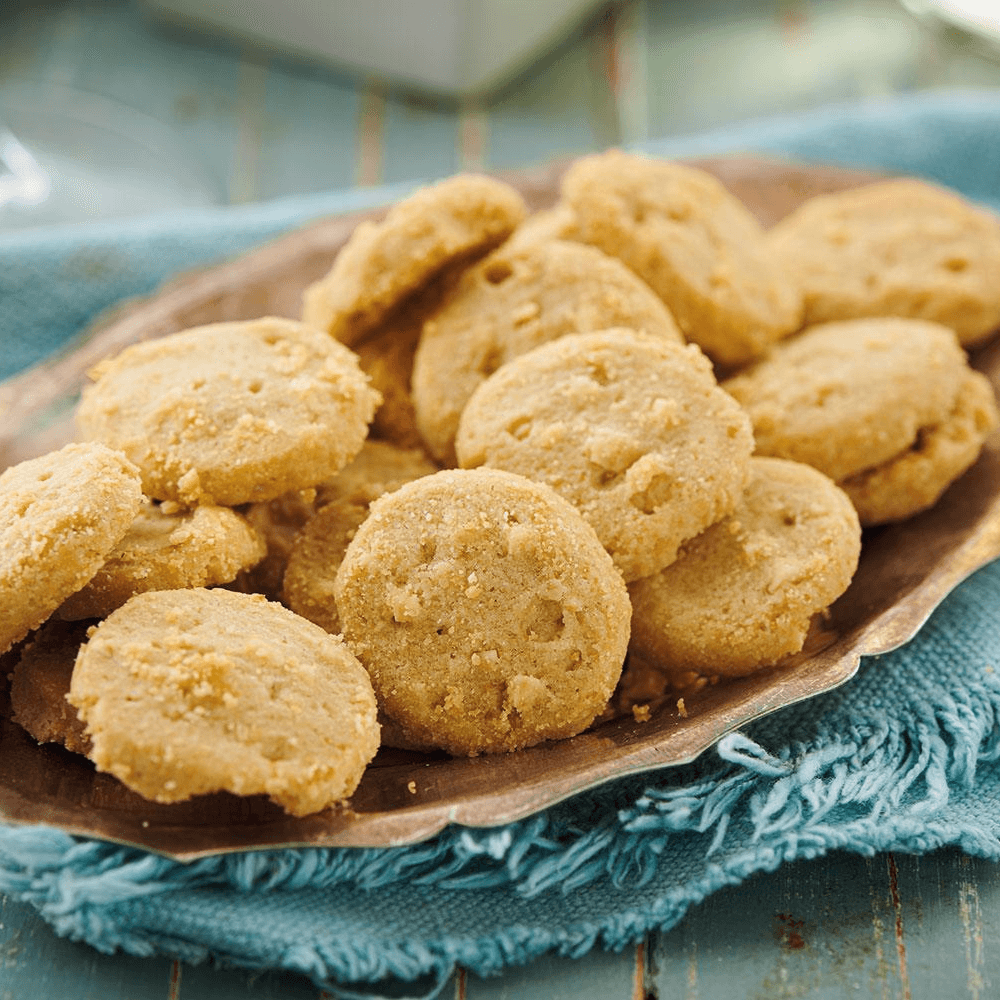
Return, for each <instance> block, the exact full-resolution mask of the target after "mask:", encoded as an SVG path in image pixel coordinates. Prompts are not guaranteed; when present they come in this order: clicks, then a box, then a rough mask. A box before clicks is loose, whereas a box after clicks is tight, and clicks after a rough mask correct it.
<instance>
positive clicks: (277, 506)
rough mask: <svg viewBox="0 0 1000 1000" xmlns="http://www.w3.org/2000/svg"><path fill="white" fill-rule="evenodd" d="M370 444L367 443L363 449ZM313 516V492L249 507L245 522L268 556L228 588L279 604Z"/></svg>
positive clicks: (314, 501)
mask: <svg viewBox="0 0 1000 1000" xmlns="http://www.w3.org/2000/svg"><path fill="white" fill-rule="evenodd" d="M368 443H369V442H366V443H365V444H366V446H367V444H368ZM315 513H316V490H314V489H312V490H303V491H301V492H296V493H286V494H284V495H283V496H280V497H275V498H274V499H273V500H265V501H264V502H263V503H255V504H251V505H250V506H249V507H248V508H247V509H246V517H247V521H249V522H250V524H251V525H252V526H253V528H254V530H255V531H256V532H257V533H258V534H259V535H260V536H261V537H262V538H263V539H264V543H265V545H266V547H267V553H266V554H265V556H264V558H263V559H261V560H260V562H258V563H257V565H256V566H253V567H252V568H251V569H249V570H246V571H245V572H242V573H240V574H238V575H237V577H236V581H235V585H234V586H233V587H232V588H231V589H233V590H238V591H240V593H243V594H263V595H264V596H265V597H266V598H267V599H268V600H269V601H280V600H281V584H282V580H283V579H284V577H285V567H286V566H287V565H288V554H289V552H291V551H292V543H293V542H294V541H295V536H296V535H297V534H298V533H299V532H300V531H301V530H302V528H303V526H304V525H305V523H306V522H307V521H308V520H309V518H311V517H312V516H313V515H314V514H315Z"/></svg>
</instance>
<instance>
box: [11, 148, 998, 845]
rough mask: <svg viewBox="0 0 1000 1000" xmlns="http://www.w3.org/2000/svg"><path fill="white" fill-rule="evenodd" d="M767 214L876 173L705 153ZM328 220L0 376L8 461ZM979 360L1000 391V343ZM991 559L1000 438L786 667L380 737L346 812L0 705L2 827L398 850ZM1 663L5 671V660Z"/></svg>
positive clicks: (891, 626)
mask: <svg viewBox="0 0 1000 1000" xmlns="http://www.w3.org/2000/svg"><path fill="white" fill-rule="evenodd" d="M699 165H700V166H703V167H705V168H707V169H709V170H711V171H712V172H714V173H715V174H717V175H718V176H719V177H720V178H721V179H722V180H723V181H724V183H726V184H727V185H728V186H729V187H730V188H731V189H732V190H733V191H734V192H735V193H736V194H737V195H739V196H740V197H741V198H742V199H743V200H744V202H746V204H747V205H749V207H750V208H751V209H752V210H753V211H754V212H755V213H756V214H757V215H758V216H759V217H760V218H761V219H762V221H764V223H765V224H771V223H773V222H774V221H776V220H777V219H778V218H780V217H781V216H783V215H784V214H785V213H786V212H788V211H789V210H791V209H792V208H794V207H795V206H796V205H797V204H798V203H799V202H800V201H802V200H803V198H805V197H807V196H808V195H811V194H815V193H820V192H824V191H832V190H838V189H842V188H845V187H851V186H854V185H856V184H858V183H862V182H864V181H867V180H870V179H871V178H872V175H870V174H864V173H860V172H854V171H849V170H843V169H839V168H826V167H815V166H810V167H803V166H796V165H789V164H783V163H779V162H774V161H768V160H761V159H757V158H753V157H730V158H722V159H716V160H710V161H700V162H699ZM560 173H561V170H560V168H559V167H558V166H555V167H552V168H549V169H546V170H542V171H537V172H535V173H524V174H518V175H514V176H511V177H509V178H507V179H509V180H511V181H512V182H513V183H514V184H515V185H516V186H518V187H519V188H520V189H521V190H522V192H523V193H524V195H525V197H526V198H527V200H528V201H529V203H530V205H531V206H532V207H533V208H540V207H544V206H546V205H549V204H552V203H553V202H554V200H555V198H556V195H557V189H558V180H559V176H560ZM380 214H381V213H379V212H371V213H364V214H354V215H350V216H342V217H336V218H332V219H327V220H324V221H321V222H319V223H315V224H313V225H311V226H308V227H306V228H304V229H302V230H300V231H298V232H295V233H292V234H291V235H289V236H286V237H284V238H282V239H280V240H277V241H275V242H273V243H270V244H268V245H266V246H264V247H262V248H261V249H259V250H256V251H254V252H252V253H250V254H247V255H245V256H243V257H241V258H239V259H238V260H235V261H233V262H231V263H227V264H223V265H221V266H218V267H215V268H213V269H211V270H207V271H204V272H200V273H196V274H191V275H186V276H184V277H182V278H180V279H178V280H176V281H174V282H173V283H171V284H169V285H167V286H166V287H164V288H163V289H162V290H161V291H160V292H158V293H157V294H156V295H154V296H152V297H151V298H149V299H145V300H142V301H137V302H132V303H126V304H125V305H123V306H122V307H120V308H119V309H118V310H117V312H116V314H115V315H114V316H112V317H109V318H107V319H106V320H105V322H104V323H103V324H101V326H100V327H99V328H97V329H94V330H91V331H90V332H89V333H88V334H87V335H86V336H85V337H84V338H82V339H81V340H80V341H79V342H77V343H76V344H75V345H73V346H72V349H71V350H70V351H69V352H68V353H64V354H63V355H61V356H60V357H59V358H57V359H55V360H53V361H50V362H47V363H45V364H43V365H40V366H38V367H36V368H34V369H32V370H30V371H28V372H25V373H23V374H22V375H19V376H17V377H16V378H14V379H11V380H10V381H8V382H6V383H4V384H2V385H0V412H2V413H4V414H5V415H6V419H5V427H4V429H3V431H2V432H0V468H2V467H5V466H7V465H10V464H12V463H14V462H16V461H20V460H21V459H23V458H27V457H31V456H33V455H36V454H40V453H42V452H43V451H47V450H49V449H50V448H53V447H58V446H60V445H61V444H63V443H65V442H66V441H67V440H70V439H71V437H72V427H71V421H70V416H69V415H70V413H71V410H72V405H73V401H74V399H75V397H76V394H77V393H78V391H79V388H80V386H81V385H82V383H83V379H84V373H85V372H86V370H87V369H88V368H89V367H90V366H91V365H92V364H93V363H94V362H95V361H97V360H98V359H100V358H102V357H105V356H107V355H109V354H112V353H115V352H116V351H118V350H120V349H121V348H122V347H124V346H125V345H126V344H129V343H132V342H133V341H136V340H140V339H148V338H150V337H156V336H161V335H163V334H167V333H171V332H173V331H176V330H180V329H184V328H186V327H189V326H194V325H197V324H201V323H207V322H214V321H217V320H223V319H240V318H250V317H253V316H259V315H264V314H276V315H289V316H294V315H297V313H298V308H299V298H300V294H301V291H302V289H303V287H304V286H305V285H306V284H308V283H309V282H311V281H313V280H315V279H316V278H317V277H319V276H320V275H321V274H323V273H325V271H326V270H327V268H328V267H329V264H330V261H331V259H332V258H333V256H334V254H335V253H336V252H337V250H338V249H339V247H340V246H341V245H342V244H343V242H344V241H345V240H346V238H347V236H348V235H349V234H350V232H351V231H352V230H353V228H354V226H355V225H356V224H357V223H358V221H360V220H361V219H362V218H372V217H378V216H379V215H380ZM973 362H974V364H975V365H976V367H977V368H979V369H980V370H982V371H984V372H985V373H986V374H987V375H988V376H989V377H990V378H991V379H992V381H993V384H994V387H995V388H997V387H1000V344H991V345H988V346H987V347H985V348H983V349H981V350H980V351H978V352H977V353H976V355H975V356H974V358H973ZM998 555H1000V440H998V437H997V436H996V435H995V436H994V437H993V438H992V439H991V440H990V441H989V442H988V443H987V445H986V447H985V449H984V451H983V454H982V456H981V457H980V459H979V461H978V462H977V463H976V465H975V466H974V467H973V468H972V469H971V470H970V471H969V472H968V473H966V475H965V476H963V477H962V479H961V480H960V481H958V482H957V483H955V484H954V485H953V486H952V488H951V489H950V490H949V491H948V492H947V493H946V494H945V496H944V497H943V498H942V500H941V501H940V502H939V503H938V505H937V506H936V507H935V508H934V509H933V510H931V511H928V512H927V513H925V514H923V515H920V516H919V517H916V518H914V519H912V520H910V521H909V522H907V523H905V524H902V525H897V526H893V527H889V528H884V529H880V530H877V531H872V532H869V533H867V534H866V535H865V538H864V543H863V550H862V556H861V563H860V566H859V569H858V572H857V575H856V576H855V579H854V581H853V582H852V584H851V586H850V588H849V589H848V591H847V592H846V593H845V594H844V595H843V597H842V598H841V599H840V600H839V601H837V603H836V604H835V605H834V606H833V608H832V609H831V612H830V615H829V618H828V619H827V620H826V621H825V622H824V623H823V626H822V628H821V629H819V630H817V632H816V633H815V635H813V636H811V638H810V643H809V645H808V646H807V649H806V651H805V652H804V653H803V654H802V655H800V656H798V657H797V658H795V659H793V660H791V661H790V662H787V663H785V664H783V665H782V666H781V667H779V668H775V669H772V670H768V671H763V672H761V673H759V674H757V675H755V676H751V677H747V678H742V679H739V680H735V681H730V682H725V683H719V684H716V685H706V686H704V687H702V688H701V689H698V690H692V691H688V692H685V693H684V701H683V705H682V706H680V707H679V706H678V703H677V697H676V695H665V696H664V697H662V698H659V699H657V700H655V701H654V702H653V703H652V704H651V712H650V717H649V719H648V720H647V721H637V720H636V719H635V718H634V717H633V716H632V714H631V713H625V714H624V715H623V716H621V717H617V718H612V719H610V720H608V721H604V722H601V723H598V724H596V725H595V726H593V727H592V728H591V729H590V730H589V731H588V732H586V733H583V734H581V735H580V736H577V737H574V738H573V739H569V740H564V741H562V742H558V743H553V744H546V745H542V746H538V747H534V748H531V749H528V750H522V751H519V752H517V753H511V754H497V755H489V756H484V757H479V758H474V759H452V758H449V757H446V756H444V755H440V756H432V755H422V754H415V753H404V752H402V751H395V750H383V751H381V752H380V753H379V755H378V757H377V758H376V760H375V762H374V763H373V764H372V765H371V766H370V767H369V769H368V771H367V773H366V774H365V777H364V779H363V780H362V782H361V785H360V786H359V788H358V790H357V791H356V793H355V794H354V796H353V798H352V800H351V803H350V808H344V809H339V810H328V811H326V812H323V813H320V814H318V815H315V816H311V817H307V818H305V819H293V818H291V817H289V816H286V815H285V814H284V813H283V812H282V811H281V810H280V809H279V808H277V807H276V806H273V805H271V804H270V803H269V802H268V801H267V800H265V799H263V798H261V797H251V798H246V799H240V798H237V797H235V796H231V795H228V794H219V795H210V796H204V797H201V798H198V799H195V800H192V801H190V802H186V803H180V804H176V805H169V806H167V805H157V804H155V803H150V802H147V801H145V800H144V799H142V798H140V797H139V796H137V795H135V794H133V793H131V792H129V791H128V790H127V789H125V788H124V787H123V786H122V785H120V784H119V783H118V782H117V781H116V780H115V779H114V778H111V777H110V776H108V775H104V774H99V773H97V772H96V771H95V770H94V769H93V767H92V766H91V765H90V764H89V763H88V762H87V761H86V760H85V759H83V758H82V757H77V756H75V755H73V754H69V753H66V752H65V751H63V750H61V749H60V748H58V747H54V746H38V745H36V744H35V743H34V741H33V740H32V739H31V738H30V737H28V736H27V734H26V733H24V731H23V730H21V728H20V727H19V726H17V725H16V724H14V723H12V722H10V721H9V720H8V718H7V714H6V711H4V712H3V713H0V822H8V823H45V824H49V825H51V826H54V827H58V828H59V829H62V830H65V831H68V832H70V833H74V834H81V835H87V836H93V837H99V838H103V839H106V840H111V841H115V842H119V843H125V844H132V845H137V846H141V847H145V848H148V849H150V850H153V851H157V852H160V853H164V854H168V855H171V856H173V857H176V858H179V859H184V860H188V859H193V858H196V857H199V856H202V855H206V854H212V853H217V852H221V851H233V850H244V849H252V848H265V847H279V846H282V847H283V846H306V845H311V846H337V847H349V846H383V847H384V846H394V845H401V844H407V843H413V842H416V841H419V840H422V839H425V838H427V837H430V836H432V835H433V834H434V833H435V832H437V831H439V830H441V829H442V828H443V827H444V826H445V825H446V824H448V823H462V824H466V825H469V826H476V827H482V826H493V825H498V824H502V823H506V822H510V821H512V820H515V819H518V818H521V817H524V816H527V815H530V814H531V813H533V812H535V811H537V810H539V809H543V808H545V807H546V806H549V805H552V804H554V803H555V802H558V801H560V800H561V799H564V798H566V797H568V796H570V795H573V794H574V793H576V792H580V791H583V790H584V789H588V788H593V787H594V786H596V785H599V784H601V783H603V782H607V781H609V780H612V779H614V778H617V777H620V776H623V775H627V774H635V773H638V772H642V771H649V770H652V769H655V768H659V767H664V766H666V765H676V764H681V763H685V762H687V761H690V760H692V759H694V758H695V757H697V756H698V755H699V754H700V753H702V752H703V751H704V750H705V749H707V748H708V747H710V746H711V745H712V744H713V743H714V742H716V741H717V740H718V739H719V738H720V737H722V736H723V735H725V734H726V733H728V732H731V731H732V730H734V729H736V728H738V727H740V726H743V725H745V724H746V723H748V722H750V721H751V720H753V719H756V718H759V717H760V716H762V715H765V714H767V713H769V712H773V711H774V710H776V709H778V708H781V707H783V706H786V705H791V704H793V703H795V702H798V701H801V700H803V699H806V698H811V697H813V696H815V695H817V694H820V693H822V692H824V691H828V690H830V689H832V688H834V687H836V686H837V685H839V684H842V683H844V682H845V681H847V680H848V679H850V678H851V677H852V676H853V675H854V674H855V672H856V671H857V669H858V664H859V660H860V658H861V657H862V656H866V655H871V654H876V653H883V652H887V651H888V650H890V649H893V648H895V647H897V646H899V645H901V644H903V643H905V642H906V641H907V640H909V639H910V638H912V637H913V636H914V635H915V633H916V632H917V630H918V629H919V628H920V627H921V625H922V624H923V623H924V622H925V621H926V619H927V617H928V616H929V615H930V613H931V612H932V611H933V609H934V608H935V607H936V605H937V604H938V603H939V602H940V601H941V600H942V599H943V598H944V597H945V596H946V595H947V594H948V592H949V591H950V590H951V589H952V588H954V587H955V586H956V585H957V584H958V583H959V582H960V581H961V580H962V579H964V578H965V577H966V576H968V575H969V574H970V573H971V572H973V571H974V570H975V569H977V568H978V567H980V566H982V565H984V564H985V563H986V562H988V561H990V560H991V559H993V558H995V557H996V556H998ZM4 672H6V671H4Z"/></svg>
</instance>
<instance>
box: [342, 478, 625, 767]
mask: <svg viewBox="0 0 1000 1000" xmlns="http://www.w3.org/2000/svg"><path fill="white" fill-rule="evenodd" d="M335 593H336V601H337V608H338V610H339V612H340V617H341V622H342V624H343V629H344V637H345V639H346V640H347V642H348V644H349V645H350V646H351V648H352V649H353V650H354V651H355V652H356V654H357V656H358V658H359V659H360V660H361V662H362V663H363V664H364V665H365V667H366V668H367V669H368V671H369V673H370V674H371V676H372V683H373V684H374V686H375V691H376V694H377V695H378V699H379V706H380V708H381V709H382V711H383V712H384V713H385V715H386V716H388V717H389V718H391V719H392V720H393V721H394V722H395V723H396V724H397V726H398V727H399V729H400V731H401V733H402V736H403V737H404V738H405V739H406V740H408V741H409V742H411V743H413V744H415V745H417V746H428V745H429V746H436V747H441V748H443V749H445V750H448V751H449V752H451V753H453V754H470V755H471V754H477V753H482V752H484V751H506V750H516V749H518V748H520V747H525V746H530V745H533V744H535V743H538V742H541V741H542V740H546V739H556V738H560V737H565V736H572V735H574V734H576V733H578V732H580V731H581V730H583V729H585V728H586V727H587V726H588V725H590V723H591V722H592V721H593V720H594V719H595V718H596V716H597V715H598V714H599V713H600V712H601V710H602V709H603V708H604V706H605V704H606V702H607V700H608V697H609V696H610V695H611V692H612V691H613V690H614V687H615V683H616V682H617V679H618V676H619V674H620V673H621V668H622V662H623V660H624V655H625V649H626V646H627V644H628V633H629V618H630V608H629V603H628V594H627V592H626V590H625V585H624V583H623V582H622V579H621V576H620V575H619V573H618V572H617V570H616V569H615V567H614V565H613V564H612V562H611V559H610V558H609V556H608V555H607V553H606V552H605V551H604V550H603V548H602V547H601V545H600V542H598V540H597V537H596V535H595V534H594V532H593V529H592V528H591V527H590V526H589V525H588V524H587V523H586V522H585V521H584V520H583V518H582V517H581V516H580V514H579V512H578V511H576V510H575V509H574V508H573V507H572V506H570V504H568V503H567V502H566V501H565V500H563V499H562V498H561V497H560V496H558V494H556V493H555V492H554V491H553V490H551V489H549V488H548V487H547V486H545V485H544V484H541V483H533V482H530V481H528V480H527V479H524V478H523V477H521V476H515V475H512V474H511V473H508V472H502V471H500V470H496V469H477V470H474V471H465V470H448V471H444V472H438V473H435V474H434V475H433V476H425V477H424V478H422V479H418V480H416V481H415V482H412V483H408V484H407V485H405V486H402V487H401V488H400V489H398V490H396V492H394V493H390V494H387V495H386V496H384V497H382V498H381V499H379V500H377V501H375V503H373V504H372V507H371V513H370V515H369V517H368V519H367V520H366V521H365V522H364V523H363V524H362V525H361V527H360V528H358V531H357V534H356V535H355V536H354V540H353V541H352V542H351V544H350V545H349V546H348V549H347V553H346V555H345V557H344V561H343V562H342V563H341V566H340V570H339V572H338V574H337V579H336V585H335Z"/></svg>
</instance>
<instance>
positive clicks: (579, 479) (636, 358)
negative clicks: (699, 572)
mask: <svg viewBox="0 0 1000 1000" xmlns="http://www.w3.org/2000/svg"><path fill="white" fill-rule="evenodd" d="M456 448H457V451H458V459H459V462H460V463H461V465H462V467H463V468H473V467H476V466H481V465H487V466H491V467H494V468H501V469H507V470H508V471H510V472H516V473H519V474H520V475H523V476H527V477H528V478H530V479H536V480H539V481H541V482H545V483H548V484H549V485H550V486H552V487H553V488H554V489H555V490H556V491H557V492H558V493H560V494H561V495H562V496H563V497H565V498H566V499H567V500H569V501H570V502H571V503H572V504H573V505H574V506H575V507H577V508H578V509H579V510H580V511H581V512H582V514H583V516H584V517H585V518H586V519H587V521H588V522H589V523H590V525H591V526H592V527H593V528H594V530H595V531H596V532H597V536H598V538H599V539H600V540H601V542H602V544H603V545H604V547H605V548H606V549H607V550H608V552H610V553H611V556H612V558H613V559H614V561H615V565H616V566H617V567H618V568H619V570H621V572H622V573H623V574H624V576H625V579H626V580H634V579H636V578H637V577H640V576H647V575H648V574H650V573H655V572H657V571H658V570H660V569H663V567H664V566H667V565H669V563H670V562H671V561H672V560H673V559H674V557H675V556H676V554H677V549H678V546H679V545H680V544H681V543H682V542H683V541H684V540H685V539H687V538H691V537H693V536H694V535H696V534H698V533H699V532H700V531H703V530H704V529H705V528H707V527H708V526H709V525H710V524H712V523H713V522H714V521H717V520H719V518H721V517H723V516H725V515H726V514H728V513H729V512H730V511H731V510H732V509H733V506H734V505H735V504H736V502H737V500H738V499H739V496H740V494H741V493H742V491H743V485H744V483H745V481H746V476H747V469H748V463H749V460H750V454H751V452H752V451H753V438H752V437H751V434H750V424H749V421H748V420H747V417H746V415H745V414H744V413H743V411H742V410H741V409H740V407H739V406H738V405H737V404H736V403H735V402H734V401H733V399H732V398H731V397H730V396H728V395H727V394H726V393H724V392H723V391H722V390H721V389H720V388H719V387H718V385H717V384H716V381H715V377H714V375H713V373H712V367H711V365H710V363H709V361H708V359H707V358H706V357H705V356H704V355H703V354H702V353H701V351H700V350H699V349H698V348H697V347H695V346H694V345H686V346H682V345H680V344H676V343H671V342H669V341H666V340H664V339H663V338H654V337H649V336H644V335H641V334H637V333H635V332H633V331H630V330H606V331H601V332H598V333H588V334H575V335H573V336H570V337H563V338H562V339H561V340H557V341H555V342H553V343H551V344H546V345H544V346H543V347H539V348H536V349H535V350H534V351H532V352H530V353H529V354H524V355H522V356H521V357H519V358H515V359H514V360H513V361H510V362H508V363H507V364H506V365H504V367H503V368H501V369H499V370H498V371H497V372H496V373H494V374H493V375H492V376H491V377H490V378H489V379H487V380H486V381H485V382H483V384H482V385H481V386H480V387H479V388H478V389H477V390H476V392H475V394H474V395H473V396H472V398H471V399H470V400H469V403H468V405H467V406H466V408H465V411H464V413H463V414H462V420H461V423H460V424H459V431H458V437H457V439H456Z"/></svg>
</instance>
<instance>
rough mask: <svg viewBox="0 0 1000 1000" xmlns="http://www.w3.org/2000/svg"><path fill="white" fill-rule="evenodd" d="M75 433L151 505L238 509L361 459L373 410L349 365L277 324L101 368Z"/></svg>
mask: <svg viewBox="0 0 1000 1000" xmlns="http://www.w3.org/2000/svg"><path fill="white" fill-rule="evenodd" d="M92 374H93V377H94V378H95V379H96V381H95V383H94V384H93V385H90V386H88V387H87V388H85V389H84V391H83V396H82V399H81V400H80V405H79V408H78V410H77V423H78V425H79V427H80V429H81V431H82V433H83V434H84V436H86V437H87V438H89V439H91V440H98V441H103V442H104V443H105V444H108V445H110V446H112V447H115V448H119V449H120V450H121V451H123V452H125V454H126V455H128V457H129V458H130V459H131V460H132V461H133V462H134V463H135V464H136V465H137V466H138V467H139V469H140V471H141V473H142V481H143V487H144V489H145V492H146V494H147V495H148V496H150V497H152V498H154V499H156V500H175V501H179V502H181V503H185V504H195V503H202V504H210V503H216V504H222V505H224V506H235V505H237V504H242V503H249V502H251V501H257V500H269V499H271V498H273V497H276V496H280V495H281V494H283V493H287V492H289V491H291V490H298V489H304V488H308V487H310V486H314V485H315V484H316V483H318V482H321V481H322V480H324V479H327V478H329V477H330V476H331V475H333V474H334V473H335V472H337V471H338V470H339V469H341V468H343V467H344V466H345V465H346V464H347V463H348V462H349V461H350V460H351V459H352V458H353V457H354V456H355V455H356V454H357V453H358V450H359V449H360V447H361V445H362V442H363V441H364V439H365V435H366V434H367V432H368V424H369V422H370V421H371V419H372V415H373V414H374V412H375V408H376V406H377V405H378V402H379V396H378V393H376V392H375V391H374V390H373V389H371V388H370V387H369V386H368V382H367V379H366V378H365V376H364V375H363V374H362V372H361V370H360V368H359V367H358V363H357V358H356V356H355V355H354V354H353V353H352V352H351V351H349V350H348V349H347V348H345V347H344V346H343V345H342V344H338V343H337V342H336V341H335V340H332V339H331V338H329V337H327V336H326V335H325V334H322V333H320V332H318V331H316V330H313V329H311V328H310V327H307V326H303V325H302V324H301V323H296V322H294V321H293V320H287V319H278V318H274V317H269V318H264V319H256V320H248V321H243V322H233V323H215V324H212V325H210V326H202V327H196V328H195V329H192V330H186V331H184V332H182V333H176V334H172V335H171V336H167V337H163V338H160V339H158V340H151V341H145V342H142V343H138V344H134V345H132V346H131V347H128V348H126V349H125V350H124V351H122V352H121V353H120V354H119V355H118V356H117V357H115V358H112V359H109V360H107V361H104V362H101V364H99V365H98V366H97V367H96V368H95V369H94V372H93V373H92Z"/></svg>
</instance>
